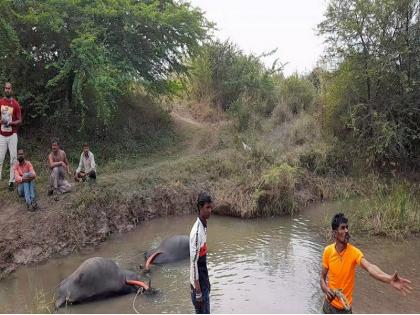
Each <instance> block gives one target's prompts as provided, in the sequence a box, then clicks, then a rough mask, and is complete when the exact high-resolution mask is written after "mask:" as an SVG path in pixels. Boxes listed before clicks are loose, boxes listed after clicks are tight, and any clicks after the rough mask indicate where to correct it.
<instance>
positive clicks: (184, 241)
mask: <svg viewBox="0 0 420 315" xmlns="http://www.w3.org/2000/svg"><path fill="white" fill-rule="evenodd" d="M144 257H145V259H146V260H147V261H146V270H149V269H150V265H151V264H152V263H155V264H166V263H170V262H175V261H179V260H182V259H187V258H189V257H190V238H189V236H188V235H175V236H172V237H169V238H167V239H165V240H164V241H163V242H162V243H160V245H159V247H158V248H155V249H152V250H149V251H148V252H146V253H145V254H144Z"/></svg>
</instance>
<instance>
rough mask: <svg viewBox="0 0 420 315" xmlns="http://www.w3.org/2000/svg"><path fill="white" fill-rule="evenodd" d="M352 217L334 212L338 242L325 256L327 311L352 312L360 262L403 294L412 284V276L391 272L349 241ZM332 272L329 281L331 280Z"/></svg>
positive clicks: (409, 289)
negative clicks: (357, 269)
mask: <svg viewBox="0 0 420 315" xmlns="http://www.w3.org/2000/svg"><path fill="white" fill-rule="evenodd" d="M347 222H348V220H347V218H346V217H345V216H344V214H343V213H337V214H336V215H334V217H333V219H332V222H331V226H332V231H333V235H334V238H335V243H334V244H331V245H329V246H327V247H326V248H325V249H324V254H323V256H322V272H321V289H322V291H324V293H325V294H326V296H325V297H326V299H325V301H324V305H323V307H322V310H323V312H324V313H325V314H351V313H352V310H351V305H352V295H353V287H354V276H355V269H356V265H360V266H361V267H362V268H363V269H365V270H366V271H367V272H368V273H369V274H370V275H371V276H372V277H373V278H375V279H376V280H379V281H382V282H385V283H388V284H390V285H391V286H392V287H394V288H395V289H397V290H399V291H400V292H401V293H402V294H403V295H406V294H407V293H409V292H410V291H411V290H412V288H411V287H410V286H409V283H411V282H410V281H409V280H407V279H404V278H400V277H399V276H398V273H397V272H395V273H394V274H393V275H389V274H387V273H385V272H383V271H382V270H381V269H380V268H379V267H378V266H376V265H374V264H371V263H370V262H368V261H367V260H366V259H365V258H364V257H363V253H362V252H361V251H360V250H359V249H358V248H356V247H355V246H353V245H351V244H350V243H349V239H350V234H349V226H348V224H347ZM327 274H328V284H327V281H326V279H327Z"/></svg>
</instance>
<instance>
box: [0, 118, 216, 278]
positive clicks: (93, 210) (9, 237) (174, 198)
mask: <svg viewBox="0 0 420 315" xmlns="http://www.w3.org/2000/svg"><path fill="white" fill-rule="evenodd" d="M172 118H173V121H174V125H175V132H176V133H177V134H178V135H179V136H180V137H181V138H182V139H183V140H182V142H181V144H178V145H176V146H174V147H171V148H164V149H163V151H162V152H159V153H155V154H153V155H152V156H150V157H144V158H139V159H138V160H136V161H133V163H130V164H129V165H128V167H127V168H125V169H124V170H122V171H116V172H113V173H108V174H104V175H101V174H100V177H99V178H98V183H97V184H96V185H95V186H94V187H92V188H90V187H86V186H85V185H77V186H75V189H74V191H73V192H72V193H70V194H66V195H62V196H59V197H58V198H51V197H48V196H47V195H46V187H43V186H46V181H44V180H42V181H37V184H38V187H37V194H38V203H39V205H40V210H39V211H36V212H28V211H27V210H26V206H25V204H24V202H23V201H22V200H20V199H19V198H18V197H17V195H16V192H9V191H7V190H6V189H3V190H1V191H0V278H1V277H2V276H5V275H6V274H8V273H10V272H12V271H13V270H15V269H16V268H17V267H18V266H19V265H22V264H28V263H37V262H40V261H43V260H45V259H48V258H49V257H51V256H54V255H66V254H68V253H70V252H72V251H74V250H77V249H78V248H81V247H86V246H95V245H96V244H98V243H99V242H102V241H104V240H106V238H107V237H108V236H109V234H112V233H116V232H125V231H128V230H130V229H133V228H134V227H135V225H136V224H138V223H140V222H141V221H143V220H147V219H151V218H153V217H156V216H160V215H167V214H173V213H175V212H176V211H188V209H190V208H191V205H190V203H191V202H192V201H191V200H190V198H189V197H188V196H189V195H191V193H192V191H188V190H187V189H185V187H173V185H177V184H176V183H175V184H171V185H172V186H171V185H169V186H167V187H162V186H159V185H158V186H157V187H152V188H151V191H150V195H146V196H143V195H141V196H138V195H136V194H139V193H138V191H135V189H134V188H132V187H134V186H135V184H136V185H138V181H139V179H140V178H142V177H144V174H147V173H148V172H150V171H153V170H159V169H160V168H161V167H167V168H168V169H170V168H171V164H172V163H176V162H177V161H178V160H179V159H185V157H188V156H194V155H197V156H198V155H200V154H201V153H202V152H204V151H205V150H207V149H208V148H209V146H212V145H214V144H216V143H217V136H218V128H217V126H214V125H209V124H206V123H201V122H198V121H195V120H194V119H192V118H191V117H189V116H188V115H187V114H186V113H184V112H182V113H180V112H178V111H174V112H172ZM120 186H123V187H124V189H125V190H126V191H125V192H126V195H129V194H133V195H135V197H133V198H132V199H127V200H125V201H124V202H121V201H119V200H116V198H115V197H109V196H106V195H107V193H104V191H105V190H107V191H112V190H113V189H118V187H120ZM130 189H131V190H133V191H132V192H131V191H130ZM127 190H128V191H127ZM89 198H92V200H93V201H92V202H90V201H89ZM95 198H96V199H95ZM55 199H57V200H55ZM86 199H88V200H86ZM79 200H80V203H81V205H80V206H78V207H77V204H78V202H79ZM175 202H178V203H179V204H175ZM85 204H87V205H90V206H88V208H84V205H85ZM75 205H76V206H75ZM92 205H94V206H92ZM75 207H76V208H75ZM177 209H184V210H177Z"/></svg>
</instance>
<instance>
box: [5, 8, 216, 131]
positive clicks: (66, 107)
mask: <svg viewBox="0 0 420 315" xmlns="http://www.w3.org/2000/svg"><path fill="white" fill-rule="evenodd" d="M0 8H1V12H2V16H1V17H0V35H1V38H2V45H0V71H1V72H0V76H1V77H0V78H1V79H2V80H3V81H4V80H9V81H12V82H13V83H15V90H16V91H19V97H20V101H21V102H22V104H23V107H24V108H25V113H26V116H25V118H26V122H28V120H29V122H31V119H32V118H38V117H40V116H43V115H48V116H49V117H51V116H53V115H55V114H56V113H58V111H60V112H68V113H69V114H70V115H71V116H70V117H72V120H73V123H74V122H75V121H74V120H78V119H81V120H82V123H83V121H84V117H85V116H86V114H88V113H89V114H93V115H96V117H97V118H98V120H99V121H100V122H102V123H107V122H109V121H110V119H111V118H112V116H113V114H114V113H115V112H116V111H117V110H118V106H119V100H120V97H121V96H123V95H125V94H127V93H130V87H131V85H132V84H133V83H135V84H142V85H143V86H145V87H146V88H147V89H148V90H149V91H159V92H167V91H168V89H167V87H168V84H166V82H167V80H168V76H169V75H170V74H171V73H173V72H177V73H181V72H184V71H185V70H186V68H185V66H184V62H183V61H184V59H185V58H187V57H188V56H191V55H194V53H195V52H196V51H197V49H198V47H199V45H200V43H201V42H202V41H203V40H205V39H206V38H207V31H208V29H209V28H211V27H212V25H211V24H210V23H208V22H207V21H206V19H205V18H204V16H203V13H202V12H201V11H199V10H198V9H194V8H192V7H191V6H190V5H189V4H187V3H179V2H176V1H171V0H165V1H163V0H160V1H159V0H135V1H133V0H101V1H94V0H74V1H68V0H42V1H30V0H14V1H13V0H0ZM73 125H74V124H73Z"/></svg>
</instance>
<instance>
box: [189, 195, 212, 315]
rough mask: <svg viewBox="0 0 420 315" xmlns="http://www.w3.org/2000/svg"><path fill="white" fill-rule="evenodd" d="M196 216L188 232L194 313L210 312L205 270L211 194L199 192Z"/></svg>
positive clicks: (207, 276) (207, 275)
mask: <svg viewBox="0 0 420 315" xmlns="http://www.w3.org/2000/svg"><path fill="white" fill-rule="evenodd" d="M197 209H198V218H197V220H196V221H195V223H194V226H193V228H192V229H191V233H190V263H191V268H190V283H191V300H192V303H193V305H194V308H195V313H196V314H210V280H209V273H208V270H207V220H208V218H209V217H210V215H211V211H212V210H213V202H212V199H211V196H210V195H209V194H207V193H206V192H202V193H200V195H199V196H198V199H197Z"/></svg>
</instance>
